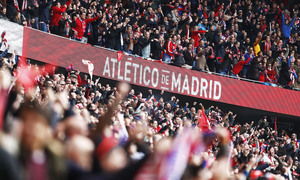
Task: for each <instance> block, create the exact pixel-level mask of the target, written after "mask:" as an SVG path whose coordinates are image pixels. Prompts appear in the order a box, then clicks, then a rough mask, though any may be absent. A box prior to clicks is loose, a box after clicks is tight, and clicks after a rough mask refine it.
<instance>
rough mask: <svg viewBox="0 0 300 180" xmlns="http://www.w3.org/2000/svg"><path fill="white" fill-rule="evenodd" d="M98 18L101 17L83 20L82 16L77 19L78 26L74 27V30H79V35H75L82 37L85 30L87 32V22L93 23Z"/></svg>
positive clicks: (78, 37)
mask: <svg viewBox="0 0 300 180" xmlns="http://www.w3.org/2000/svg"><path fill="white" fill-rule="evenodd" d="M97 19H99V17H98V16H97V17H94V18H91V19H85V20H82V19H81V18H80V17H79V18H77V19H76V26H75V27H74V28H73V30H74V31H77V33H78V34H77V36H75V37H76V38H77V39H81V38H82V36H83V34H84V32H85V28H86V24H87V23H91V22H93V21H96V20H97Z"/></svg>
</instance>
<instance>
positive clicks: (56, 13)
mask: <svg viewBox="0 0 300 180" xmlns="http://www.w3.org/2000/svg"><path fill="white" fill-rule="evenodd" d="M71 3H72V1H68V2H67V3H66V4H67V6H69V5H70V4H71ZM66 9H67V8H66V7H64V6H61V7H60V8H58V7H57V6H53V7H52V9H51V10H52V17H51V21H50V25H51V26H52V25H55V26H58V22H59V20H60V19H61V17H62V13H63V12H65V11H66Z"/></svg>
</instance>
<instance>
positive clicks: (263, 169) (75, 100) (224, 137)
mask: <svg viewBox="0 0 300 180" xmlns="http://www.w3.org/2000/svg"><path fill="white" fill-rule="evenodd" d="M2 43H4V42H2ZM7 47H8V48H9V45H7ZM6 53H7V49H6V50H5V51H4V52H3V53H2V54H0V56H1V57H3V56H5V55H6ZM16 58H17V64H15V63H16ZM75 69H76V67H74V66H69V67H67V68H66V69H65V70H64V73H58V72H59V71H57V70H56V69H55V67H53V66H51V65H44V66H37V65H35V64H30V63H28V60H27V59H26V58H24V57H16V56H15V54H14V53H13V54H12V56H11V57H8V58H2V61H1V69H0V129H1V130H0V132H1V133H0V159H1V161H0V179H5V180H15V179H16V180H18V179H28V180H32V179H38V180H43V179H49V180H52V179H53V180H63V179H72V180H74V179H85V180H86V179H87V180H89V179H91V180H92V179H108V180H111V179H116V180H119V179H135V180H145V179H153V180H157V179H159V180H163V179H171V180H176V179H182V180H194V179H199V180H211V179H213V180H227V179H237V180H243V179H250V180H256V179H269V180H271V179H278V180H281V179H282V180H285V179H288V180H292V179H298V178H299V174H300V166H299V162H298V159H299V155H300V154H299V152H300V151H299V143H298V140H297V135H296V134H295V133H291V134H288V133H287V132H286V131H285V130H284V129H278V128H277V124H276V120H275V123H273V124H271V123H272V122H271V120H270V119H268V118H267V117H263V118H262V119H260V120H256V121H253V122H251V123H244V124H240V123H239V122H237V121H236V116H237V115H236V114H234V113H233V112H223V111H222V110H221V109H219V108H218V107H217V106H216V107H214V106H211V107H209V108H206V109H205V108H204V106H203V105H202V104H201V103H199V102H190V103H189V102H185V104H184V105H180V100H179V99H177V98H176V97H175V96H172V97H171V99H166V98H165V92H164V91H161V92H160V93H153V92H152V90H149V91H148V92H147V94H142V93H141V92H138V91H135V90H134V89H131V88H130V86H129V85H128V84H124V83H120V84H118V85H117V87H112V86H110V85H109V84H102V82H101V80H100V78H98V79H95V80H92V79H90V77H89V75H87V74H82V73H80V72H78V71H76V70H75Z"/></svg>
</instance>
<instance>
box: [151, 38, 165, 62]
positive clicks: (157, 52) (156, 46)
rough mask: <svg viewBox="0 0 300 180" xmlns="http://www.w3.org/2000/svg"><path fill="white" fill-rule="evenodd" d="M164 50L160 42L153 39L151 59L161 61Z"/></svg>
mask: <svg viewBox="0 0 300 180" xmlns="http://www.w3.org/2000/svg"><path fill="white" fill-rule="evenodd" d="M163 50H164V48H163V47H161V45H160V42H158V40H157V39H153V41H152V42H151V54H152V56H151V58H152V59H156V60H160V59H161V52H162V51H163Z"/></svg>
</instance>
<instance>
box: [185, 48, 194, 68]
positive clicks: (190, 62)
mask: <svg viewBox="0 0 300 180" xmlns="http://www.w3.org/2000/svg"><path fill="white" fill-rule="evenodd" d="M183 57H184V60H185V64H187V65H190V66H193V63H194V57H193V56H192V55H191V53H190V52H189V51H188V50H186V51H183Z"/></svg>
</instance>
